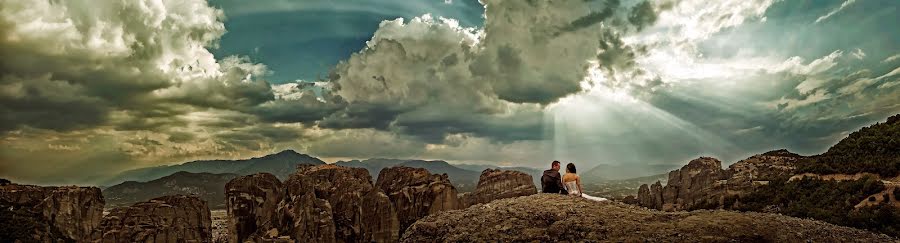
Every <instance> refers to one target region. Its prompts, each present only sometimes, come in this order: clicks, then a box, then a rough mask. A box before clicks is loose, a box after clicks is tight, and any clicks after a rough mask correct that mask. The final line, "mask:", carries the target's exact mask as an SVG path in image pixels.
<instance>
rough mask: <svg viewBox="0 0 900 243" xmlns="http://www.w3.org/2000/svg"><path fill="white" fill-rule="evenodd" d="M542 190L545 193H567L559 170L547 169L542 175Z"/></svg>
mask: <svg viewBox="0 0 900 243" xmlns="http://www.w3.org/2000/svg"><path fill="white" fill-rule="evenodd" d="M541 192H544V193H562V194H566V193H567V192H566V189H565V188H564V187H563V185H562V178H561V176H560V175H559V171H555V170H545V171H544V175H543V176H541Z"/></svg>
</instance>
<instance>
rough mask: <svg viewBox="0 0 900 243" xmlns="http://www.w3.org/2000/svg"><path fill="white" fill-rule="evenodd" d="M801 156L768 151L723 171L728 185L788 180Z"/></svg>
mask: <svg viewBox="0 0 900 243" xmlns="http://www.w3.org/2000/svg"><path fill="white" fill-rule="evenodd" d="M802 158H803V156H801V155H798V154H795V153H791V152H790V151H787V150H785V149H780V150H775V151H769V152H766V153H763V154H759V155H754V156H751V157H750V158H747V159H744V160H741V161H738V162H737V163H734V164H732V165H731V166H729V167H728V170H726V171H725V173H726V174H727V177H728V184H730V185H733V186H738V185H748V186H749V185H751V184H752V183H753V181H771V180H776V179H784V178H789V177H791V175H793V174H794V171H795V170H796V165H797V161H798V160H800V159H802Z"/></svg>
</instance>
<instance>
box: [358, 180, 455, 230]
mask: <svg viewBox="0 0 900 243" xmlns="http://www.w3.org/2000/svg"><path fill="white" fill-rule="evenodd" d="M375 186H376V187H378V188H380V189H381V190H382V191H383V192H384V193H386V194H387V196H388V197H389V198H390V201H391V202H392V203H393V205H394V208H395V209H396V212H397V219H398V220H399V221H400V235H402V234H403V232H404V231H405V230H406V228H407V227H409V226H410V225H412V223H414V222H416V220H419V219H420V218H422V217H425V216H427V215H430V214H434V213H437V212H441V211H447V210H454V209H460V208H462V204H461V203H460V201H459V198H458V197H457V191H456V188H455V187H453V184H451V183H450V180H449V179H448V178H447V175H446V174H442V175H437V174H431V173H430V172H428V170H426V169H421V168H410V167H404V166H397V167H391V168H386V169H383V170H381V172H380V173H379V174H378V181H377V182H376V183H375Z"/></svg>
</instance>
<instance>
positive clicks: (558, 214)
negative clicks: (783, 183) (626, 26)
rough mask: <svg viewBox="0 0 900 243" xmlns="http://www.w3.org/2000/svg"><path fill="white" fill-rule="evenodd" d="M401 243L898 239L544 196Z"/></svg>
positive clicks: (483, 211)
mask: <svg viewBox="0 0 900 243" xmlns="http://www.w3.org/2000/svg"><path fill="white" fill-rule="evenodd" d="M401 241H402V242H484V241H491V242H494V241H495V242H552V241H570V242H798V241H803V242H832V241H843V242H896V239H893V238H890V237H888V236H885V235H881V234H875V233H871V232H868V231H864V230H858V229H852V228H847V227H841V226H835V225H832V224H828V223H824V222H819V221H812V220H806V219H798V218H792V217H787V216H781V215H775V214H762V213H739V212H732V211H694V212H679V213H666V212H660V211H655V210H647V209H644V208H641V207H636V206H631V205H625V204H621V203H616V202H594V201H589V200H586V199H584V198H577V197H568V196H563V195H556V194H544V193H539V194H536V195H531V196H527V197H517V198H508V199H501V200H496V201H493V202H490V203H487V204H481V205H476V206H472V207H469V208H466V209H464V210H454V211H449V212H442V213H438V214H435V215H430V216H428V217H425V218H423V219H421V220H419V221H417V222H416V223H415V224H413V225H412V226H411V227H410V228H409V229H408V230H407V232H406V233H405V234H404V235H403V238H402V239H401Z"/></svg>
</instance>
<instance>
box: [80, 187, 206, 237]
mask: <svg viewBox="0 0 900 243" xmlns="http://www.w3.org/2000/svg"><path fill="white" fill-rule="evenodd" d="M94 232H95V233H94V238H95V239H99V240H100V242H111V243H113V242H210V241H211V240H212V222H211V220H210V215H209V206H207V204H206V202H205V201H203V200H201V199H200V198H198V197H196V196H184V195H170V196H163V197H158V198H154V199H150V200H149V201H146V202H139V203H136V204H134V205H131V206H129V207H122V208H115V209H112V210H111V211H110V213H109V214H108V215H106V216H105V217H103V221H102V222H101V223H100V227H98V228H97V229H96V230H95V231H94Z"/></svg>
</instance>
